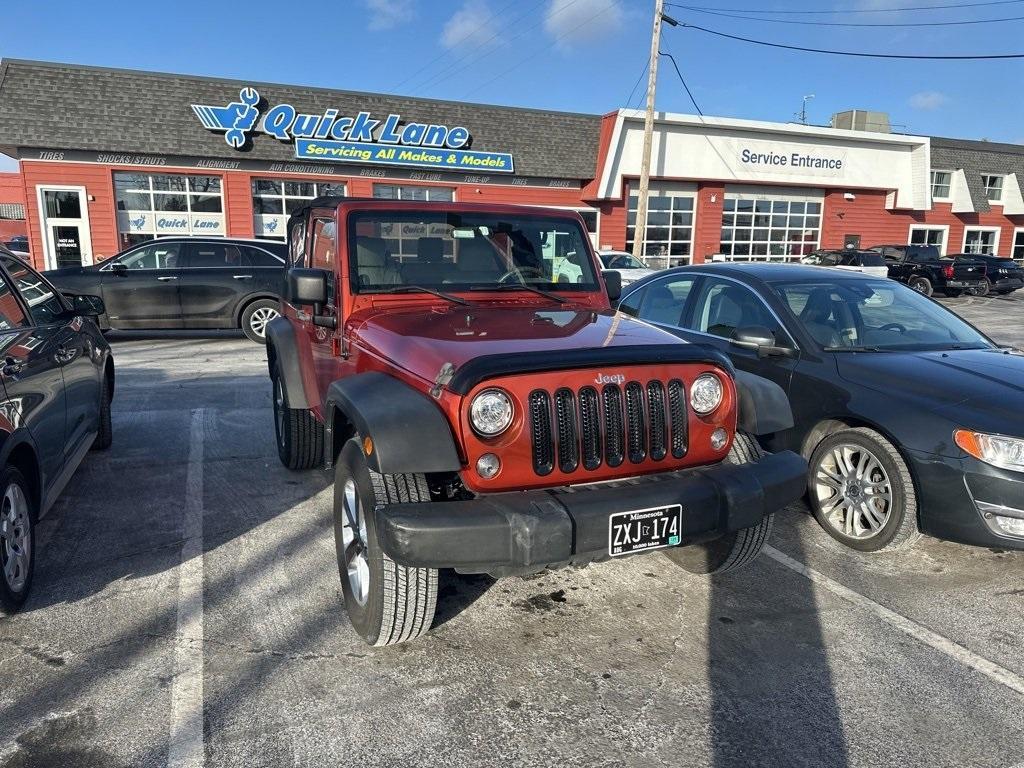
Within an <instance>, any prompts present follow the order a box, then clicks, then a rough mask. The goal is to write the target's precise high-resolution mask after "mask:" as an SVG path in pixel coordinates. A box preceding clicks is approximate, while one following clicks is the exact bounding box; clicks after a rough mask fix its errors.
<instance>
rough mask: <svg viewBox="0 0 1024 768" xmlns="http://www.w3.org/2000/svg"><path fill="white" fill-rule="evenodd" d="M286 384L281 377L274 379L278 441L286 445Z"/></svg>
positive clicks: (275, 419)
mask: <svg viewBox="0 0 1024 768" xmlns="http://www.w3.org/2000/svg"><path fill="white" fill-rule="evenodd" d="M284 412H285V404H284V384H282V383H281V377H280V376H277V377H275V378H274V421H275V423H276V424H277V440H278V442H280V443H281V445H284Z"/></svg>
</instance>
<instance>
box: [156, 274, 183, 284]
mask: <svg viewBox="0 0 1024 768" xmlns="http://www.w3.org/2000/svg"><path fill="white" fill-rule="evenodd" d="M177 279H178V278H177V277H176V276H174V275H164V276H161V277H158V278H157V280H159V281H160V282H161V283H166V282H167V281H168V280H177Z"/></svg>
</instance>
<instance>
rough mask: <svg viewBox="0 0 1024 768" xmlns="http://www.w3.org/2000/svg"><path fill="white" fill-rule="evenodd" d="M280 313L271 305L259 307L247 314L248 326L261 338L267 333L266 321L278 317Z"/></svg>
mask: <svg viewBox="0 0 1024 768" xmlns="http://www.w3.org/2000/svg"><path fill="white" fill-rule="evenodd" d="M280 316H281V313H280V312H278V311H277V310H276V309H273V308H272V307H260V308H259V309H257V310H256V311H255V312H253V313H252V314H251V315H250V316H249V328H250V329H251V330H252V332H253V333H255V334H256V335H257V336H259V337H260V338H261V339H262V338H265V337H266V335H267V323H269V322H270V321H271V320H273V319H274V318H277V317H280Z"/></svg>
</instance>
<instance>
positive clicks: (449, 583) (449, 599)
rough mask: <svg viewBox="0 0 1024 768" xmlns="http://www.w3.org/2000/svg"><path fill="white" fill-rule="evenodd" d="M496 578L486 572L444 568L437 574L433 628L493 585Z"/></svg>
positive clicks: (450, 618) (471, 603) (455, 614)
mask: <svg viewBox="0 0 1024 768" xmlns="http://www.w3.org/2000/svg"><path fill="white" fill-rule="evenodd" d="M496 581H497V579H495V578H493V577H491V576H488V575H487V574H461V573H456V572H455V571H453V570H448V569H445V570H443V571H441V572H440V573H439V574H438V583H437V611H436V613H435V614H434V628H435V629H436V628H437V627H440V626H441V625H442V624H446V623H448V622H449V621H451V620H452V619H454V618H455V617H456V616H458V615H459V614H460V613H463V612H464V611H466V609H468V608H469V607H470V606H471V605H473V603H475V602H476V601H477V600H479V599H480V598H481V597H483V596H484V595H485V594H486V593H487V590H489V589H490V588H491V587H493V586H494V583H495V582H496Z"/></svg>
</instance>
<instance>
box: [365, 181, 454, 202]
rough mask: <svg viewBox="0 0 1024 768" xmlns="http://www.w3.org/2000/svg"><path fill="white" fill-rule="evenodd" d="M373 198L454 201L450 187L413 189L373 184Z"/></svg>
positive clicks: (452, 190)
mask: <svg viewBox="0 0 1024 768" xmlns="http://www.w3.org/2000/svg"><path fill="white" fill-rule="evenodd" d="M373 196H374V197H379V198H380V199H381V200H443V201H447V202H451V201H452V200H454V199H455V190H454V189H453V188H452V187H415V186H408V185H406V186H402V185H399V184H374V185H373Z"/></svg>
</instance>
